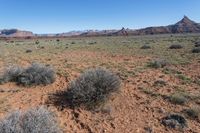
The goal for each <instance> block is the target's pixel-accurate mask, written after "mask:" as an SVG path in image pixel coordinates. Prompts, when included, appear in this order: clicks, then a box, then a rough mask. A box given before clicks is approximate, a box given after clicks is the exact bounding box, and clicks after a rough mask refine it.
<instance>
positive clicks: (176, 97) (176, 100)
mask: <svg viewBox="0 0 200 133" xmlns="http://www.w3.org/2000/svg"><path fill="white" fill-rule="evenodd" d="M169 100H170V102H171V103H173V104H179V105H183V104H185V103H186V102H188V98H187V97H186V96H185V95H184V94H183V93H174V94H172V95H171V96H170V97H169Z"/></svg>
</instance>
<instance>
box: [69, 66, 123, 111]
mask: <svg viewBox="0 0 200 133" xmlns="http://www.w3.org/2000/svg"><path fill="white" fill-rule="evenodd" d="M120 84H121V83H120V79H119V78H118V77H117V76H116V75H114V74H112V73H111V72H109V71H108V70H104V69H102V68H96V69H90V70H87V71H86V72H84V73H83V74H82V75H81V76H80V77H78V78H77V79H76V80H75V81H72V82H71V83H70V85H69V87H68V90H67V92H66V98H67V99H68V100H69V102H70V104H71V105H72V106H73V107H77V106H85V107H86V108H87V109H93V108H96V107H98V105H100V104H102V103H104V102H105V101H106V100H107V99H108V97H109V96H110V95H111V93H113V92H117V91H118V90H119V88H120Z"/></svg>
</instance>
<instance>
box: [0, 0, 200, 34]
mask: <svg viewBox="0 0 200 133" xmlns="http://www.w3.org/2000/svg"><path fill="white" fill-rule="evenodd" d="M0 1H1V4H0V12H1V13H0V18H1V21H0V29H10V28H17V29H22V30H28V31H32V32H33V33H36V34H45V33H62V32H69V31H80V30H90V29H94V30H106V29H121V28H122V27H125V28H130V29H139V28H145V27H149V26H164V25H169V24H174V23H176V22H177V21H179V20H180V19H182V18H183V16H184V15H186V16H188V17H189V18H190V19H192V20H194V21H196V22H198V23H199V22H200V14H199V12H200V8H199V7H200V1H197V0H193V1H192V2H191V1H189V0H176V1H175V0H168V1H162V2H161V1H160V0H152V1H149V0H141V1H132V0H123V1H114V0H101V1H100V0H98V1H97V0H96V1H94V0H86V1H81V0H68V1H65V0H58V1H55V0H52V1H47V0H43V1H40V0H29V1H26V0H20V1H18V0H0Z"/></svg>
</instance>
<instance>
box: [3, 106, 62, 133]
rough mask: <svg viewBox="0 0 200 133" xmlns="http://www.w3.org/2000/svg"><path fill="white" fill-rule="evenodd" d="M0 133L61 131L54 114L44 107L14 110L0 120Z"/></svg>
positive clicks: (59, 132) (51, 132)
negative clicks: (22, 110)
mask: <svg viewBox="0 0 200 133" xmlns="http://www.w3.org/2000/svg"><path fill="white" fill-rule="evenodd" d="M0 132H1V133H61V132H62V131H61V129H60V128H59V126H58V123H57V121H56V120H55V116H54V114H53V113H52V112H49V111H48V110H47V109H46V108H45V107H38V108H33V109H30V110H28V111H26V112H21V111H19V110H18V111H15V112H12V113H11V114H10V115H8V116H7V117H5V118H4V119H2V120H1V121H0Z"/></svg>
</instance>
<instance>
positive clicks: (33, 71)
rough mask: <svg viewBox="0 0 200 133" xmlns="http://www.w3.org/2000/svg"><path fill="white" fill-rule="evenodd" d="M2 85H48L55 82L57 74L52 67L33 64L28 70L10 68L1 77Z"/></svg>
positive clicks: (16, 67)
mask: <svg viewBox="0 0 200 133" xmlns="http://www.w3.org/2000/svg"><path fill="white" fill-rule="evenodd" d="M0 81H1V83H6V82H16V83H17V84H20V85H24V86H27V85H41V84H43V85H47V84H50V83H53V82H54V81H55V72H54V70H53V69H52V67H50V66H45V65H43V64H39V63H33V64H31V66H29V67H27V68H22V67H19V66H12V67H9V68H8V69H7V70H6V71H5V73H4V74H3V76H2V77H1V80H0Z"/></svg>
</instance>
